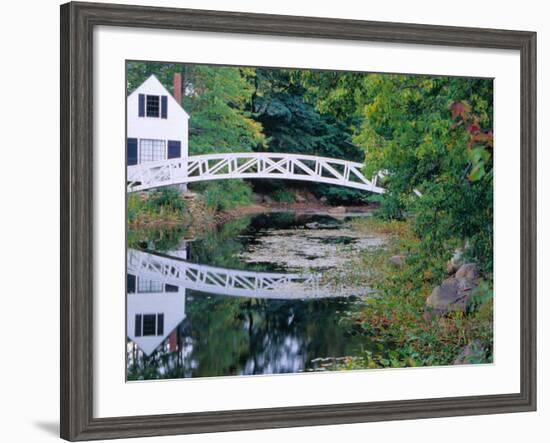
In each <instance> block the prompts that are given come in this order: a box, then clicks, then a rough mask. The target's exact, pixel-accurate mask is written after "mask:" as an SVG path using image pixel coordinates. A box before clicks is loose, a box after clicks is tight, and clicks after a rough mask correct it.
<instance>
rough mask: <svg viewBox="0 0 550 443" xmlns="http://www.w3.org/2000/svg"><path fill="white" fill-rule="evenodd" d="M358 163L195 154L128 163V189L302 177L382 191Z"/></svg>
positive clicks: (301, 157)
mask: <svg viewBox="0 0 550 443" xmlns="http://www.w3.org/2000/svg"><path fill="white" fill-rule="evenodd" d="M362 167H363V164H362V163H357V162H351V161H347V160H339V159H334V158H328V157H316V156H311V155H298V154H274V153H263V152H262V153H259V152H256V153H228V154H208V155H195V156H191V157H184V158H176V159H169V160H162V161H155V162H147V163H141V164H139V165H132V166H128V176H127V182H128V185H127V189H128V192H135V191H143V190H148V189H154V188H160V187H163V186H169V185H178V184H185V183H193V182H199V181H206V180H221V179H233V178H246V179H251V178H254V179H255V178H270V179H287V180H305V181H312V182H318V183H328V184H331V185H339V186H346V187H348V188H354V189H360V190H364V191H369V192H374V193H377V194H382V193H384V189H383V188H381V187H379V186H377V184H376V182H377V178H378V174H377V175H376V176H375V177H374V178H373V179H372V180H369V179H367V178H366V177H365V176H364V175H363V173H362V172H361V168H362Z"/></svg>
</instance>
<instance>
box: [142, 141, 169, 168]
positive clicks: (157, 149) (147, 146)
mask: <svg viewBox="0 0 550 443" xmlns="http://www.w3.org/2000/svg"><path fill="white" fill-rule="evenodd" d="M158 160H166V143H165V141H164V140H149V139H141V140H140V141H139V162H140V163H144V162H154V161H158Z"/></svg>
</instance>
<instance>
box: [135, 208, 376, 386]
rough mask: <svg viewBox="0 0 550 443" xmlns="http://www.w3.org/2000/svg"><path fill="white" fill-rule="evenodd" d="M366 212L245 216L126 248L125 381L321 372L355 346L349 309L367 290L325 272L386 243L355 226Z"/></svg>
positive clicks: (344, 268)
mask: <svg viewBox="0 0 550 443" xmlns="http://www.w3.org/2000/svg"><path fill="white" fill-rule="evenodd" d="M368 215H369V214H368V213H367V214H365V213H357V214H346V215H345V216H343V215H334V214H329V213H296V212H272V213H264V214H258V215H248V216H243V217H240V218H237V219H234V220H232V221H230V222H227V223H225V224H223V225H221V226H218V227H217V228H215V229H212V230H211V231H209V232H207V233H205V234H203V235H201V236H200V237H198V238H195V239H186V238H185V237H184V236H183V237H179V236H178V235H177V234H176V235H174V234H173V232H168V231H169V228H166V231H167V232H163V231H162V230H161V232H160V235H157V236H156V237H155V238H154V239H152V240H150V241H148V242H146V243H140V244H139V245H138V246H139V248H134V249H129V253H128V304H127V306H128V315H127V327H128V343H127V364H128V380H144V379H157V378H188V377H209V376H231V375H254V374H281V373H296V372H305V371H323V370H331V369H335V368H336V365H337V364H339V363H342V361H343V360H344V359H345V358H346V357H350V356H356V355H359V354H360V353H362V352H363V351H364V349H365V348H368V346H369V343H368V340H367V338H365V337H364V336H361V335H360V334H358V333H357V331H356V330H355V328H354V327H353V326H352V323H351V322H350V321H349V313H350V312H351V311H353V310H354V309H356V308H357V306H358V305H360V304H361V303H363V302H364V297H365V296H368V293H369V288H368V287H365V286H357V287H353V286H346V285H344V284H334V283H327V282H326V281H325V280H326V279H325V277H326V276H327V275H330V274H332V275H344V274H345V273H347V272H351V271H353V269H351V268H352V266H351V263H352V262H353V259H354V257H356V256H357V254H360V253H361V251H362V250H364V249H365V248H370V247H376V246H380V245H383V244H384V238H383V237H381V236H377V235H375V234H372V235H370V234H368V235H366V234H365V233H364V232H361V233H359V232H357V231H356V230H355V229H354V227H353V226H354V225H353V223H351V221H352V220H353V217H365V216H368ZM170 229H173V228H170Z"/></svg>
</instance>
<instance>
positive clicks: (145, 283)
mask: <svg viewBox="0 0 550 443" xmlns="http://www.w3.org/2000/svg"><path fill="white" fill-rule="evenodd" d="M163 289H164V285H163V284H162V283H160V282H158V281H154V280H147V279H144V278H138V284H137V292H139V293H140V294H144V293H154V292H163Z"/></svg>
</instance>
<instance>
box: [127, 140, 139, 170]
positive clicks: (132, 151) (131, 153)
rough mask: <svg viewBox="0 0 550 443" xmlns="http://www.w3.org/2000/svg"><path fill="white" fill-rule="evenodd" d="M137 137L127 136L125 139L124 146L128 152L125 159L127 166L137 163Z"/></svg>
mask: <svg viewBox="0 0 550 443" xmlns="http://www.w3.org/2000/svg"><path fill="white" fill-rule="evenodd" d="M137 143H138V141H137V138H129V139H128V140H127V141H126V148H127V152H128V158H127V159H126V161H127V163H128V166H131V165H137V162H138V156H137Z"/></svg>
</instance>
